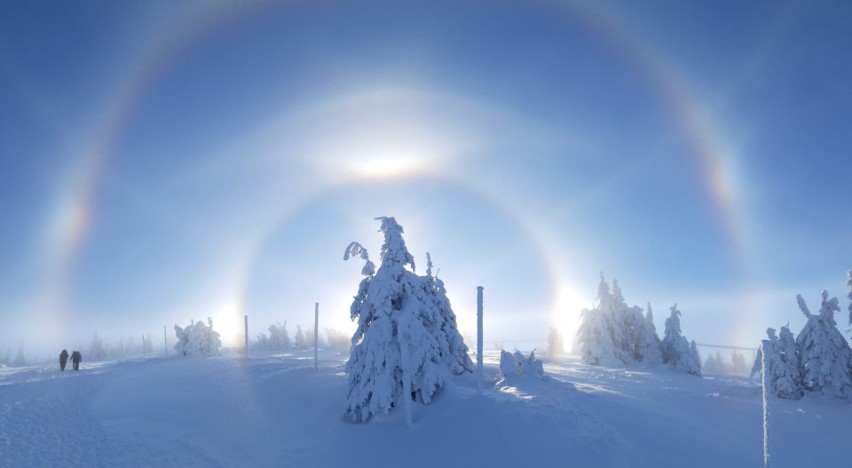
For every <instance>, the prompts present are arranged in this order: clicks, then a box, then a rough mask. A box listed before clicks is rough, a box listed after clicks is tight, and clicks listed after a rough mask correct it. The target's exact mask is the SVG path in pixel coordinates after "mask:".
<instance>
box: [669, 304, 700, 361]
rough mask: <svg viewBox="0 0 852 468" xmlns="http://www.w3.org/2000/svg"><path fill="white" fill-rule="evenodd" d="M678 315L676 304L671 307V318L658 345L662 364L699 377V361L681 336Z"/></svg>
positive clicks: (695, 353)
mask: <svg viewBox="0 0 852 468" xmlns="http://www.w3.org/2000/svg"><path fill="white" fill-rule="evenodd" d="M680 315H681V314H680V311H679V310H677V304H675V305H673V306H672V308H671V316H670V317H669V318H667V319H666V332H665V336H663V340H662V343H661V345H660V348H661V349H660V351H661V353H662V358H663V363H665V364H669V365H671V366H672V367H674V368H675V369H679V370H682V371H685V372H688V373H690V374H693V375H701V367H700V366H701V360H700V358H699V357H698V353H697V350H693V348H694V346H690V344H689V341H687V340H686V338H685V337H684V336H683V335H681V331H680ZM693 343H694V342H693ZM696 364H698V366H696Z"/></svg>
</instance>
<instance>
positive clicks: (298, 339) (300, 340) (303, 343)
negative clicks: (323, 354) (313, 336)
mask: <svg viewBox="0 0 852 468" xmlns="http://www.w3.org/2000/svg"><path fill="white" fill-rule="evenodd" d="M293 346H295V347H296V348H307V347H308V342H307V340H306V339H305V334H304V333H303V332H302V326H301V325H296V335H295V336H294V337H293Z"/></svg>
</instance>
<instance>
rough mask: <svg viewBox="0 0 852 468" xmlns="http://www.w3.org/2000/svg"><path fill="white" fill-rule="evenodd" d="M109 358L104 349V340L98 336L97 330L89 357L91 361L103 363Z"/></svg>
mask: <svg viewBox="0 0 852 468" xmlns="http://www.w3.org/2000/svg"><path fill="white" fill-rule="evenodd" d="M106 358H107V351H106V349H105V348H104V340H103V339H101V337H100V335H98V331H97V330H95V336H94V337H92V345H91V346H90V347H89V357H88V359H89V360H90V361H103V360H104V359H106Z"/></svg>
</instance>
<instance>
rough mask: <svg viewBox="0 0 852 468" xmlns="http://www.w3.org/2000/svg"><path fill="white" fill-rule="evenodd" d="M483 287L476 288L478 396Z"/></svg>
mask: <svg viewBox="0 0 852 468" xmlns="http://www.w3.org/2000/svg"><path fill="white" fill-rule="evenodd" d="M483 289H484V288H483V287H482V286H477V287H476V394H477V395H482V290H483Z"/></svg>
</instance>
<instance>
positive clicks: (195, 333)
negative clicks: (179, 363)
mask: <svg viewBox="0 0 852 468" xmlns="http://www.w3.org/2000/svg"><path fill="white" fill-rule="evenodd" d="M207 324H208V325H205V324H204V322H202V321H201V320H199V321H197V322H193V323H192V324H191V325H189V326H188V327H186V328H181V327H179V326H178V325H175V336H176V337H177V343H175V351H177V353H178V354H179V355H181V356H217V355H219V349H220V348H221V347H222V341H221V340H220V339H219V332H217V331H215V330H213V320H212V319H210V318H209V317H208V318H207Z"/></svg>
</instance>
